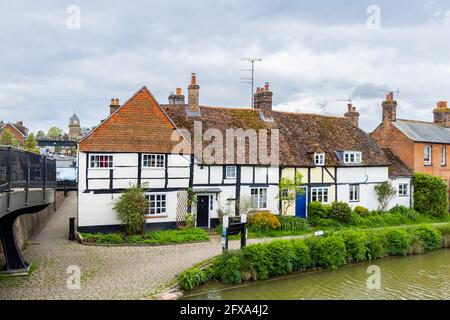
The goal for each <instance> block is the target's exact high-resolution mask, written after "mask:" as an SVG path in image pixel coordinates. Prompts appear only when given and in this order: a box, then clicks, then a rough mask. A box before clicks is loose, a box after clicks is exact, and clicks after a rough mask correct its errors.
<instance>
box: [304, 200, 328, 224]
mask: <svg viewBox="0 0 450 320" xmlns="http://www.w3.org/2000/svg"><path fill="white" fill-rule="evenodd" d="M329 210H330V206H327V205H325V204H322V203H321V202H317V201H314V202H311V203H310V204H308V220H310V221H311V222H313V223H315V222H316V221H317V220H318V219H326V218H328V211H329Z"/></svg>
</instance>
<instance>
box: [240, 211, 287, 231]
mask: <svg viewBox="0 0 450 320" xmlns="http://www.w3.org/2000/svg"><path fill="white" fill-rule="evenodd" d="M248 225H249V228H251V229H253V230H255V231H269V230H276V229H280V227H281V223H280V221H279V220H278V218H277V216H275V215H274V214H272V213H270V212H268V211H263V212H258V213H254V214H252V215H250V217H249V219H248Z"/></svg>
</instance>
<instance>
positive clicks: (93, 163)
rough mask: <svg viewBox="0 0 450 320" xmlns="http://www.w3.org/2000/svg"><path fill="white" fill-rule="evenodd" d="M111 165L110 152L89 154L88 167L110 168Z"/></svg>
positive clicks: (111, 157)
mask: <svg viewBox="0 0 450 320" xmlns="http://www.w3.org/2000/svg"><path fill="white" fill-rule="evenodd" d="M112 167H113V156H112V155H110V154H91V155H90V158H89V168H92V169H110V168H112Z"/></svg>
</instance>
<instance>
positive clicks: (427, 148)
mask: <svg viewBox="0 0 450 320" xmlns="http://www.w3.org/2000/svg"><path fill="white" fill-rule="evenodd" d="M432 152H433V148H432V147H431V145H430V144H426V145H424V146H423V164H424V165H428V166H429V165H431V159H432Z"/></svg>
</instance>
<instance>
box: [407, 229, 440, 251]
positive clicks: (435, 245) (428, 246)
mask: <svg viewBox="0 0 450 320" xmlns="http://www.w3.org/2000/svg"><path fill="white" fill-rule="evenodd" d="M414 235H417V236H418V237H419V239H420V240H422V242H423V247H424V249H425V251H431V250H437V249H439V248H441V246H442V236H441V234H440V233H439V231H438V230H436V229H435V228H432V227H430V226H427V225H421V226H420V227H418V228H416V229H415V230H414Z"/></svg>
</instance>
